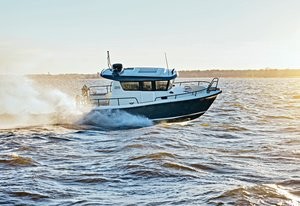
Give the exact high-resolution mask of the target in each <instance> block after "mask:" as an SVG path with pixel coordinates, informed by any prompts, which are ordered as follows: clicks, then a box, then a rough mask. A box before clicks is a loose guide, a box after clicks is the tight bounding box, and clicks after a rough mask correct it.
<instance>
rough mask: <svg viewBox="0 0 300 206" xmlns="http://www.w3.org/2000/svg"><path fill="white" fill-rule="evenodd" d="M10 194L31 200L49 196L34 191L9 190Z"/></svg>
mask: <svg viewBox="0 0 300 206" xmlns="http://www.w3.org/2000/svg"><path fill="white" fill-rule="evenodd" d="M10 195H12V196H15V197H26V198H29V199H31V200H39V199H43V198H49V196H47V195H44V194H40V193H35V192H29V191H16V192H10Z"/></svg>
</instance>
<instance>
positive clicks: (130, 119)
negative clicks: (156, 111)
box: [76, 108, 153, 130]
mask: <svg viewBox="0 0 300 206" xmlns="http://www.w3.org/2000/svg"><path fill="white" fill-rule="evenodd" d="M76 124H78V125H84V126H88V127H87V129H99V130H113V129H131V128H140V127H148V126H152V125H153V122H152V121H151V120H149V119H148V118H146V117H142V116H138V115H132V114H129V113H127V112H125V111H121V110H101V109H99V108H96V109H93V110H91V111H90V112H89V113H87V114H86V115H83V117H82V118H81V119H80V120H79V121H77V123H76Z"/></svg>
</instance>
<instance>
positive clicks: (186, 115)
mask: <svg viewBox="0 0 300 206" xmlns="http://www.w3.org/2000/svg"><path fill="white" fill-rule="evenodd" d="M100 75H101V77H103V78H106V79H109V80H112V81H111V83H110V84H109V85H105V86H90V87H89V88H88V89H87V95H86V96H87V98H88V102H89V103H91V104H92V105H94V106H95V107H97V109H99V110H100V111H101V110H109V111H114V110H120V111H125V112H127V113H130V114H133V115H139V116H143V117H146V118H148V119H150V120H153V121H167V122H173V121H186V120H191V119H195V118H198V117H199V116H201V115H202V114H204V113H205V112H206V111H207V110H208V108H209V107H210V106H211V104H212V103H213V101H214V100H215V99H216V97H217V96H218V94H220V93H221V92H222V91H221V90H220V89H219V88H218V81H219V79H218V78H213V79H212V80H211V81H210V82H208V81H184V82H176V81H175V79H176V77H177V76H178V74H177V72H176V70H175V69H167V68H156V67H129V68H123V66H122V64H113V65H112V66H110V68H107V69H104V70H103V71H102V72H101V74H100Z"/></svg>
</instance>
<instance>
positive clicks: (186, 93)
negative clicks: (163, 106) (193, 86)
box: [154, 88, 206, 101]
mask: <svg viewBox="0 0 300 206" xmlns="http://www.w3.org/2000/svg"><path fill="white" fill-rule="evenodd" d="M204 90H206V88H204V89H200V90H197V91H192V92H185V93H180V94H171V95H167V96H160V97H156V98H155V99H154V101H157V99H162V98H169V97H174V99H177V97H178V96H187V95H189V94H192V95H194V96H197V93H199V92H202V91H204Z"/></svg>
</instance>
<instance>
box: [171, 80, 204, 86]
mask: <svg viewBox="0 0 300 206" xmlns="http://www.w3.org/2000/svg"><path fill="white" fill-rule="evenodd" d="M185 83H197V86H199V85H200V83H206V84H209V83H210V82H209V81H181V82H174V83H173V84H179V86H181V85H182V84H185Z"/></svg>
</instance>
